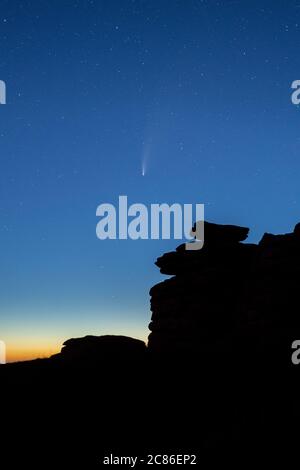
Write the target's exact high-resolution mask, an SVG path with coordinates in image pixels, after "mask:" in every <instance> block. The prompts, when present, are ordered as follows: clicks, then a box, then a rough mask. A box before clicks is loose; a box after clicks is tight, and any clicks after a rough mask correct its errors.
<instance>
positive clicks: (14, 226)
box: [0, 0, 300, 360]
mask: <svg viewBox="0 0 300 470" xmlns="http://www.w3.org/2000/svg"><path fill="white" fill-rule="evenodd" d="M0 6H1V8H0V38H1V41H0V43H1V54H0V79H1V80H4V81H5V82H6V86H7V104H6V105H0V217H1V220H0V242H1V251H0V253H1V262H0V339H2V340H4V341H6V343H7V348H8V359H9V360H16V359H25V358H32V357H41V356H43V357H45V356H48V355H49V354H51V353H54V352H56V351H58V350H59V348H60V346H61V343H62V342H63V341H64V340H66V339H68V338H70V337H72V336H83V335H85V334H106V333H112V334H126V335H130V336H134V337H137V338H141V339H145V340H146V338H147V335H148V330H147V325H148V323H149V321H150V310H149V295H148V291H149V289H150V287H151V286H152V285H154V284H155V283H157V282H159V281H160V280H162V279H163V276H161V275H160V273H159V271H158V269H157V268H156V267H155V266H154V261H155V259H156V258H157V257H158V256H160V255H161V254H162V253H164V252H165V251H169V250H172V249H174V248H175V247H176V246H177V245H178V242H177V241H174V240H173V241H172V240H170V241H166V240H161V241H151V240H140V241H130V240H119V241H118V240H116V241H100V240H98V239H97V238H96V224H97V221H98V220H97V218H96V208H97V206H98V205H99V204H101V203H105V202H108V203H112V204H117V201H118V196H119V195H127V196H128V201H129V203H130V204H131V203H135V202H139V203H144V204H146V205H149V204H151V203H163V202H166V203H169V204H171V203H173V202H178V203H182V204H183V203H193V204H196V203H204V204H205V215H206V219H207V220H210V221H213V222H217V223H231V224H238V225H245V226H249V227H250V228H251V234H250V237H249V241H258V240H259V239H260V237H261V236H262V234H263V233H264V232H265V231H271V232H276V233H283V232H288V231H291V230H292V229H293V227H294V225H295V224H296V222H298V221H300V211H299V209H300V194H299V191H300V190H299V178H300V158H299V156H300V153H299V149H300V133H299V130H300V109H299V107H298V106H295V105H293V104H292V102H291V94H292V90H291V83H292V82H293V81H294V80H297V79H300V55H299V47H298V44H299V39H300V4H299V1H293V0H291V1H289V2H288V3H287V2H285V1H280V0H278V1H276V2H274V1H271V0H270V1H265V0H259V1H257V0H251V1H250V0H249V1H247V0H245V1H230V0H226V1H225V0H224V1H214V0H209V1H208V0H207V1H196V0H186V1H179V0H172V1H166V0H149V1H142V0H136V1H129V0H122V1H120V0H113V1H108V0H107V1H101V0H99V1H96V0H95V1H66V0H60V1H58V0H53V1H51V2H48V1H45V0H41V1H39V2H35V1H31V0H28V1H22V2H21V1H14V2H11V1H0ZM143 170H144V171H145V176H142V171H143Z"/></svg>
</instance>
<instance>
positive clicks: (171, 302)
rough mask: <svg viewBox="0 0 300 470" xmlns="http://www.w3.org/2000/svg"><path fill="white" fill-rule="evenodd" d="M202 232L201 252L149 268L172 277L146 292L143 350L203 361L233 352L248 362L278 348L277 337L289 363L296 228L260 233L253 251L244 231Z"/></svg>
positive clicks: (296, 321) (208, 228)
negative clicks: (146, 333)
mask: <svg viewBox="0 0 300 470" xmlns="http://www.w3.org/2000/svg"><path fill="white" fill-rule="evenodd" d="M204 227H205V231H204V234H205V243H204V246H203V248H202V249H201V250H195V251H193V250H192V251H187V250H186V249H185V245H181V246H179V247H178V248H177V249H176V251H174V252H171V253H166V254H164V255H163V256H162V257H160V258H158V259H157V261H156V265H157V266H158V267H159V268H160V271H161V273H162V274H167V275H172V276H173V277H171V278H169V279H167V280H165V281H163V282H161V283H159V284H157V285H155V286H154V287H152V289H151V290H150V295H151V311H152V318H151V320H152V321H151V323H150V325H149V329H150V330H151V333H150V335H149V343H148V345H149V350H150V351H153V352H157V353H167V354H174V353H179V354H182V353H192V354H193V355H195V354H196V355H200V356H202V357H203V359H204V360H206V359H208V358H209V357H211V356H212V355H214V356H216V355H220V354H221V355H222V357H223V358H224V355H226V354H229V355H230V354H232V353H233V354H235V355H236V352H237V349H239V351H240V354H241V355H244V354H248V355H249V356H251V355H252V354H258V355H260V354H262V353H267V352H268V350H269V349H270V348H272V347H273V348H274V347H276V346H277V345H279V346H281V345H282V344H283V343H282V341H281V340H283V338H284V341H285V349H284V351H283V352H282V354H285V355H287V357H288V359H290V348H291V341H292V340H293V339H296V338H295V334H296V332H297V329H296V330H295V328H298V327H299V326H300V315H299V313H298V311H297V309H296V308H294V307H292V305H295V306H296V305H297V302H296V301H297V300H298V297H299V296H298V292H299V280H300V233H299V232H300V226H299V225H297V226H296V227H295V230H294V232H293V233H291V234H287V235H270V234H265V235H264V236H263V238H262V240H261V242H260V243H259V244H258V245H255V244H247V243H242V242H243V241H244V240H245V239H246V238H247V236H248V231H249V229H248V228H244V227H238V226H232V225H217V224H212V223H209V222H205V224H204ZM299 333H300V331H299ZM299 339H300V335H299ZM286 348H287V349H286ZM279 349H280V348H279ZM277 351H279V350H278V348H277ZM273 352H274V351H273ZM281 357H282V356H281Z"/></svg>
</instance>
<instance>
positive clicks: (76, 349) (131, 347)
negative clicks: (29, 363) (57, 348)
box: [52, 335, 146, 364]
mask: <svg viewBox="0 0 300 470" xmlns="http://www.w3.org/2000/svg"><path fill="white" fill-rule="evenodd" d="M145 353H146V345H145V343H144V342H143V341H140V340H138V339H134V338H130V337H128V336H117V335H104V336H91V335H89V336H85V337H84V338H71V339H68V340H67V341H65V342H64V343H63V348H62V350H61V352H60V353H59V354H55V355H54V356H52V359H56V360H60V361H68V362H77V361H79V362H87V363H91V362H92V363H99V364H101V363H102V364H105V362H108V361H128V360H141V359H142V358H143V356H144V354H145Z"/></svg>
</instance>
